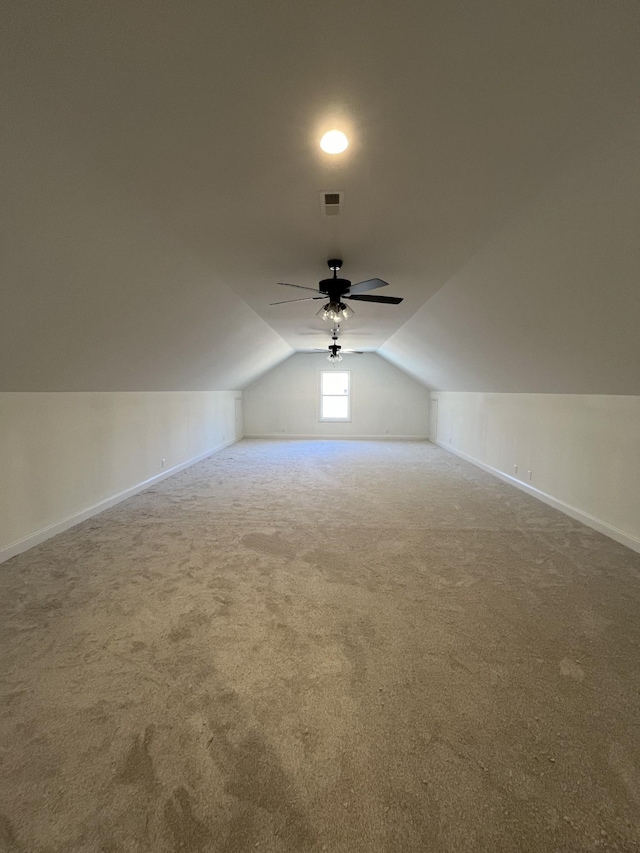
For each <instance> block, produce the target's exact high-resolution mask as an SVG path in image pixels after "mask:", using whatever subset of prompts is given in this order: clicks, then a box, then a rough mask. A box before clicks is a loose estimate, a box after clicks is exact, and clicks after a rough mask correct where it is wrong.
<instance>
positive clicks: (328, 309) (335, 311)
mask: <svg viewBox="0 0 640 853" xmlns="http://www.w3.org/2000/svg"><path fill="white" fill-rule="evenodd" d="M353 313H354V312H353V308H349V306H348V305H345V304H344V302H327V304H326V305H323V306H322V308H321V309H320V310H319V311H318V312H317V313H316V317H322V319H323V320H331V322H332V323H344V321H345V320H348V319H349V317H353Z"/></svg>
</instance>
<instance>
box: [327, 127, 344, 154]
mask: <svg viewBox="0 0 640 853" xmlns="http://www.w3.org/2000/svg"><path fill="white" fill-rule="evenodd" d="M348 145H349V140H348V139H347V137H346V136H345V135H344V133H343V132H342V131H341V130H330V131H329V132H328V133H325V135H324V136H323V137H322V139H321V140H320V148H322V150H323V151H326V152H327V154H341V153H342V152H343V151H344V150H345V149H346V148H347V146H348Z"/></svg>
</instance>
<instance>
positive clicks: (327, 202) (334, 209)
mask: <svg viewBox="0 0 640 853" xmlns="http://www.w3.org/2000/svg"><path fill="white" fill-rule="evenodd" d="M343 199H344V193H320V207H321V208H322V213H323V214H324V216H339V214H340V209H341V208H342V202H343Z"/></svg>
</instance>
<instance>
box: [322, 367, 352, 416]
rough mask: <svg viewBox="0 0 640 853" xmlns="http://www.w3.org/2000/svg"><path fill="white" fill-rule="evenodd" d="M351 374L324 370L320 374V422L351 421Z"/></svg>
mask: <svg viewBox="0 0 640 853" xmlns="http://www.w3.org/2000/svg"><path fill="white" fill-rule="evenodd" d="M349 385H350V373H349V371H348V370H323V371H322V372H321V374H320V420H321V421H350V420H351V401H350V399H349V390H350V389H349Z"/></svg>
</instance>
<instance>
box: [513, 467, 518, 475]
mask: <svg viewBox="0 0 640 853" xmlns="http://www.w3.org/2000/svg"><path fill="white" fill-rule="evenodd" d="M513 473H514V474H517V473H518V466H517V465H514V466H513Z"/></svg>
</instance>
